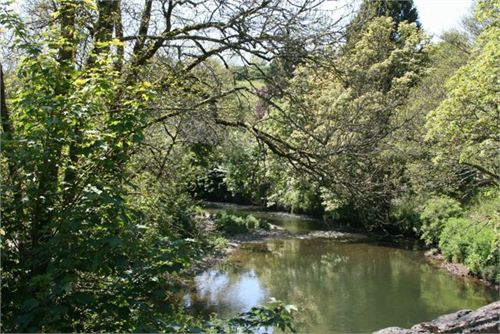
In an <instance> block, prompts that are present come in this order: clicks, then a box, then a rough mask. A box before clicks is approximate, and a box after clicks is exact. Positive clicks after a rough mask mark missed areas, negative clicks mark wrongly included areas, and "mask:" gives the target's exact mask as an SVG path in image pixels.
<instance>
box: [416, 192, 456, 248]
mask: <svg viewBox="0 0 500 334" xmlns="http://www.w3.org/2000/svg"><path fill="white" fill-rule="evenodd" d="M461 214H462V208H461V207H460V203H459V202H458V201H457V200H455V199H453V198H450V197H448V196H436V197H432V198H430V199H429V200H427V202H425V204H424V209H423V210H422V213H421V214H420V219H421V220H422V226H421V229H420V233H421V238H422V240H423V241H424V242H425V243H426V244H427V245H436V244H437V243H438V241H439V239H440V237H439V235H440V234H441V231H442V230H443V227H444V224H445V222H446V221H447V220H448V219H449V218H452V217H459V216H461Z"/></svg>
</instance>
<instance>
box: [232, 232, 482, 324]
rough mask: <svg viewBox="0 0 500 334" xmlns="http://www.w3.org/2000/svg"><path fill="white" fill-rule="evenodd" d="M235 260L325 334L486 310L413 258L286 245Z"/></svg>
mask: <svg viewBox="0 0 500 334" xmlns="http://www.w3.org/2000/svg"><path fill="white" fill-rule="evenodd" d="M254 247H255V248H254ZM234 258H235V259H236V260H237V261H238V263H241V264H243V267H244V268H247V269H248V268H253V269H254V270H255V271H256V273H257V276H258V277H259V280H260V281H261V282H262V285H263V286H265V287H266V289H267V291H268V293H269V295H270V296H273V297H276V298H278V299H282V300H284V301H286V302H289V303H296V304H298V305H299V306H300V307H301V308H302V309H304V312H303V313H302V314H301V318H303V319H305V320H306V321H307V324H308V325H309V326H310V325H313V324H318V326H319V327H321V329H322V330H328V329H333V328H334V329H337V330H342V329H343V328H344V330H350V331H353V330H359V331H369V330H373V329H376V328H382V327H384V326H389V325H406V326H408V325H412V324H413V323H415V322H418V321H422V320H428V319H430V318H432V317H435V316H437V315H439V313H442V310H443V308H447V310H450V309H458V308H462V307H469V306H468V305H470V303H472V306H476V305H475V304H476V302H479V301H481V303H482V304H484V303H486V300H485V299H484V295H481V294H479V293H478V290H477V289H474V288H473V287H467V286H466V285H464V284H460V282H458V281H456V280H454V279H453V278H452V277H450V276H449V275H447V274H446V273H441V272H439V271H437V270H436V269H435V268H432V267H431V266H430V265H429V264H428V263H426V262H425V260H424V259H423V258H422V255H421V254H420V253H418V252H410V251H406V250H400V249H394V248H389V247H378V246H374V245H369V244H343V243H337V242H332V241H328V240H319V239H311V240H296V239H290V240H276V241H272V242H268V243H263V244H259V245H255V246H254V245H252V248H251V249H247V250H245V251H242V252H238V254H235V257H234ZM433 282H434V283H437V285H435V286H434V283H433ZM442 297H443V298H444V299H443V298H442ZM464 298H465V299H464ZM439 304H442V305H441V307H437V306H438V305H439ZM299 321H300V319H299ZM324 326H327V327H324ZM343 326H346V327H343ZM353 326H354V327H353ZM356 326H358V327H356Z"/></svg>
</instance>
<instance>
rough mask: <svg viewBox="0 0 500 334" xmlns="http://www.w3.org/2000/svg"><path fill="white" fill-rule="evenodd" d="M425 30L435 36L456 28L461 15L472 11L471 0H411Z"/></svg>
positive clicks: (472, 2)
mask: <svg viewBox="0 0 500 334" xmlns="http://www.w3.org/2000/svg"><path fill="white" fill-rule="evenodd" d="M413 1H414V3H415V6H416V7H417V10H418V15H419V17H420V22H422V26H423V27H424V29H425V31H427V32H428V33H429V34H432V35H434V36H435V37H437V36H439V35H440V34H441V33H442V32H443V31H445V30H449V29H451V28H457V27H458V26H459V25H460V20H461V18H462V17H463V16H465V15H467V14H469V13H472V12H473V8H472V6H473V4H474V1H473V0H413Z"/></svg>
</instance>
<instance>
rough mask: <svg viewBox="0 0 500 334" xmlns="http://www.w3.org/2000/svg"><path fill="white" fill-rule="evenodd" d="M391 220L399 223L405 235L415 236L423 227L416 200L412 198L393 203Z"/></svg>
mask: <svg viewBox="0 0 500 334" xmlns="http://www.w3.org/2000/svg"><path fill="white" fill-rule="evenodd" d="M390 219H391V221H393V222H395V223H397V224H398V226H399V229H400V230H401V232H403V233H405V234H409V235H415V234H416V233H418V232H419V230H420V227H421V221H420V215H419V214H418V212H417V205H416V204H415V199H414V198H412V197H410V196H405V197H401V198H396V199H393V200H392V201H391V209H390Z"/></svg>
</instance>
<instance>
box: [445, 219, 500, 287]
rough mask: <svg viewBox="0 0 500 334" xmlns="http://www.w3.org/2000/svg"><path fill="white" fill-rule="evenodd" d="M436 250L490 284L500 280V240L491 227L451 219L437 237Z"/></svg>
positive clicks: (467, 220)
mask: <svg viewBox="0 0 500 334" xmlns="http://www.w3.org/2000/svg"><path fill="white" fill-rule="evenodd" d="M439 248H440V249H441V252H442V253H443V255H444V256H445V257H446V258H447V259H448V260H449V261H453V262H462V263H464V264H465V265H466V266H467V268H468V269H469V270H470V271H471V272H472V273H474V274H476V275H479V276H481V277H483V278H485V279H487V280H489V281H493V282H499V281H500V268H498V263H499V260H500V258H499V250H500V247H499V238H498V235H497V234H496V233H495V230H494V228H493V227H492V226H491V225H489V224H484V223H475V222H473V221H472V220H470V219H466V218H450V219H448V220H447V221H446V223H445V226H444V228H443V230H442V232H441V235H440V237H439Z"/></svg>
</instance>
